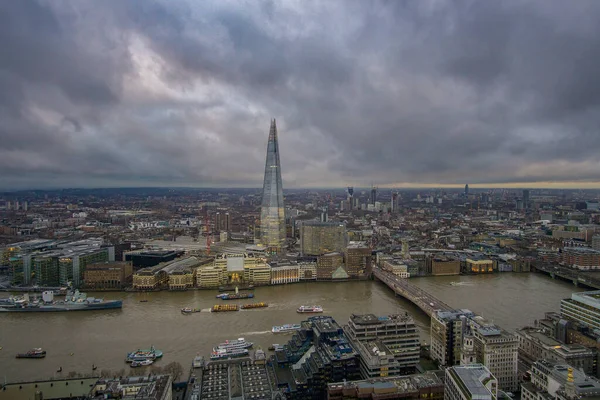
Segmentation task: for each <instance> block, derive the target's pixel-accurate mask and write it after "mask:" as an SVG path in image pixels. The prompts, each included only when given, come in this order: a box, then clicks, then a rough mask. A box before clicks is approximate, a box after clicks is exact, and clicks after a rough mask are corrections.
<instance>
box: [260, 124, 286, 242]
mask: <svg viewBox="0 0 600 400" xmlns="http://www.w3.org/2000/svg"><path fill="white" fill-rule="evenodd" d="M260 237H261V242H262V244H263V245H264V246H265V247H267V251H268V252H271V253H278V252H280V251H281V250H282V248H283V247H284V244H285V208H284V206H283V185H282V182H281V165H280V163H279V142H278V140H277V124H276V122H275V119H272V120H271V129H270V130H269V141H268V143H267V160H266V163H265V179H264V182H263V197H262V207H261V211H260Z"/></svg>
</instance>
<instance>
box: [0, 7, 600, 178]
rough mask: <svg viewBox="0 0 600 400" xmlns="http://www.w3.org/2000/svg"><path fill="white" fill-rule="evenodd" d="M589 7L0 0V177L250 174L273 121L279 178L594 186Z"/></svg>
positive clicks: (594, 46) (593, 44)
mask: <svg viewBox="0 0 600 400" xmlns="http://www.w3.org/2000/svg"><path fill="white" fill-rule="evenodd" d="M598 19H600V6H599V5H598V3H597V2H595V1H578V2H575V3H572V2H571V3H568V4H566V3H564V2H560V1H558V0H557V1H525V2H517V1H506V2H472V1H457V2H436V1H406V2H386V1H369V2H367V1H362V0H361V1H350V2H342V1H340V2H325V3H323V2H297V3H292V2H276V1H265V2H260V3H255V2H254V3H235V2H232V3H229V2H222V1H211V2H192V1H189V2H176V3H173V2H168V1H139V2H138V1H132V2H118V1H108V2H76V1H67V2H60V3H59V2H50V1H18V2H6V3H3V4H1V5H0V117H1V120H2V123H1V124H0V140H1V142H2V146H0V176H2V177H1V178H0V186H1V187H35V186H43V185H54V186H95V185H100V186H110V185H111V182H112V183H114V185H116V186H120V185H137V184H141V185H145V184H156V185H162V184H177V185H207V186H211V185H219V184H221V185H244V186H259V185H260V183H261V182H262V179H261V174H262V170H263V165H264V151H265V146H266V137H267V131H268V123H269V122H268V121H269V118H271V117H277V118H278V126H279V129H280V131H281V132H280V138H281V139H280V140H281V142H280V146H281V152H282V164H283V175H284V180H285V181H287V182H288V185H289V186H305V185H311V186H314V185H323V186H330V185H339V186H341V185H347V184H348V185H358V186H360V185H367V184H370V183H371V182H375V183H377V184H388V183H402V182H409V183H417V184H418V183H464V182H469V183H510V182H536V181H548V180H567V181H577V180H581V181H584V180H587V181H589V180H598V181H600V172H598V173H596V168H595V166H598V164H599V163H600V155H598V152H597V151H596V149H597V148H598V146H599V145H600V134H599V132H598V127H599V126H600V80H598V79H597V78H596V74H597V73H596V69H597V67H596V66H597V65H598V61H599V60H600V27H598V24H597V23H596V22H597V21H598ZM597 170H598V171H600V169H597ZM284 184H285V182H284Z"/></svg>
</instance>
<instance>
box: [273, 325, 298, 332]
mask: <svg viewBox="0 0 600 400" xmlns="http://www.w3.org/2000/svg"><path fill="white" fill-rule="evenodd" d="M300 328H301V326H300V324H285V325H275V326H274V327H273V328H272V329H271V332H273V333H286V332H294V331H297V330H298V329H300Z"/></svg>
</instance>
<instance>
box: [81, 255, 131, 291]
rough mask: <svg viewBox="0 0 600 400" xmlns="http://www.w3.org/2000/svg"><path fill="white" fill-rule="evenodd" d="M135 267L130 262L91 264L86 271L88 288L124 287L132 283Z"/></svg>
mask: <svg viewBox="0 0 600 400" xmlns="http://www.w3.org/2000/svg"><path fill="white" fill-rule="evenodd" d="M132 276H133V267H132V265H131V263H128V262H123V261H121V262H112V263H109V262H105V263H95V264H89V265H88V266H87V268H86V270H85V272H84V282H85V287H86V288H88V289H123V288H125V287H127V286H129V285H130V284H131V281H132Z"/></svg>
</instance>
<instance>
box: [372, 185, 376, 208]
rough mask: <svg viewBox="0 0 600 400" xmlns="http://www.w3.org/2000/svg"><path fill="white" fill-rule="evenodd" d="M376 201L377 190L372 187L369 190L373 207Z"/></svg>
mask: <svg viewBox="0 0 600 400" xmlns="http://www.w3.org/2000/svg"><path fill="white" fill-rule="evenodd" d="M376 201H377V188H376V187H372V188H371V204H373V205H375V202H376Z"/></svg>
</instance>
